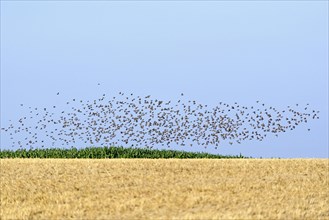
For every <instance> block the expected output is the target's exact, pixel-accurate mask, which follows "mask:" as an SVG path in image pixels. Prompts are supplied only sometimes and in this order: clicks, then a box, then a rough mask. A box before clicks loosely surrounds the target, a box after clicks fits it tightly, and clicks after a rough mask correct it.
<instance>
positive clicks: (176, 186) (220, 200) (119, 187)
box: [0, 159, 329, 219]
mask: <svg viewBox="0 0 329 220" xmlns="http://www.w3.org/2000/svg"><path fill="white" fill-rule="evenodd" d="M0 162H1V184H0V186H1V202H0V207H1V209H0V211H1V213H0V219H329V160H328V159H1V160H0Z"/></svg>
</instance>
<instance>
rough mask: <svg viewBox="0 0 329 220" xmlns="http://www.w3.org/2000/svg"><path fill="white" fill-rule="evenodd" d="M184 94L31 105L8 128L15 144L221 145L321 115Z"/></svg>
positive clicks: (277, 131)
mask: <svg viewBox="0 0 329 220" xmlns="http://www.w3.org/2000/svg"><path fill="white" fill-rule="evenodd" d="M57 95H60V94H59V93H57ZM183 96H184V94H181V98H180V99H179V100H177V101H175V102H173V101H163V100H158V99H152V98H151V96H150V95H148V96H146V97H141V96H134V94H124V93H122V92H120V93H119V95H118V96H114V97H112V98H107V96H106V95H105V94H104V95H103V96H101V97H100V98H99V99H96V100H93V101H84V100H77V99H72V100H70V101H68V102H66V106H65V107H64V108H58V107H57V106H52V107H51V108H50V109H49V108H32V107H28V108H29V109H28V111H29V115H26V116H24V117H22V118H20V119H19V120H18V123H17V124H15V125H14V123H12V122H10V125H9V126H8V127H6V128H2V131H5V132H7V133H8V134H9V135H10V139H11V140H12V147H17V146H19V147H33V148H37V147H48V145H49V144H51V145H52V146H56V147H58V146H59V145H62V146H81V144H84V145H92V146H94V145H101V146H117V145H125V146H133V147H148V148H152V147H154V146H166V147H171V146H193V144H196V145H198V146H203V147H205V148H206V147H210V146H212V147H215V148H216V149H217V147H218V146H220V144H222V142H225V141H226V142H227V143H228V144H233V143H234V142H236V143H241V142H243V141H245V140H259V141H262V140H263V139H264V138H266V137H268V135H269V134H274V135H276V136H278V135H279V134H280V133H283V132H287V131H290V130H294V129H295V128H296V127H297V126H298V125H299V124H301V123H307V122H308V121H310V120H311V119H318V118H319V116H318V113H319V112H318V111H315V110H310V109H309V104H306V106H304V107H301V106H298V104H296V106H295V108H297V107H298V108H299V109H302V111H301V110H299V111H297V110H294V108H293V107H290V106H288V107H287V109H285V110H281V111H280V110H278V109H276V108H274V107H271V106H266V105H265V104H262V103H260V102H259V101H257V102H256V107H255V106H248V107H247V106H242V105H239V104H238V103H234V104H232V105H229V104H226V103H223V102H219V103H218V105H217V106H215V107H212V108H211V107H208V106H207V105H204V104H200V103H198V102H196V101H192V100H185V99H184V97H183ZM21 106H22V107H24V106H25V105H23V104H21ZM308 130H310V129H308ZM15 136H16V138H15Z"/></svg>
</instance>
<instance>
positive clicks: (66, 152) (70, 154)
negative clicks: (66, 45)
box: [0, 147, 248, 159]
mask: <svg viewBox="0 0 329 220" xmlns="http://www.w3.org/2000/svg"><path fill="white" fill-rule="evenodd" d="M0 158H153V159H156V158H181V159H183V158H216V159H219V158H248V157H244V156H242V155H241V154H240V155H238V156H230V155H228V156H224V155H217V154H208V153H200V152H197V153H194V152H185V151H177V150H155V149H144V148H124V147H89V148H83V149H77V148H71V149H60V148H50V149H29V150H26V149H20V150H16V151H11V150H0Z"/></svg>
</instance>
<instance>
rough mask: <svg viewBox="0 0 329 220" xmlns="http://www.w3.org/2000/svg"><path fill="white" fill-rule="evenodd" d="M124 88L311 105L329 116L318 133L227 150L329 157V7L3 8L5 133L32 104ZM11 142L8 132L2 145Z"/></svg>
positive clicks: (30, 4) (314, 126)
mask: <svg viewBox="0 0 329 220" xmlns="http://www.w3.org/2000/svg"><path fill="white" fill-rule="evenodd" d="M98 82H100V83H101V86H97V83H98ZM58 91H60V92H61V96H59V97H57V96H56V93H57V92H58ZM119 91H123V92H127V93H130V92H133V93H135V94H136V95H148V94H151V95H152V96H153V97H155V98H159V99H165V100H169V99H176V98H177V97H179V94H180V93H181V92H184V93H185V95H186V97H187V98H190V99H196V100H197V101H199V102H202V103H204V104H209V105H215V104H216V103H218V102H219V101H223V102H227V103H232V104H233V103H234V102H238V103H240V104H242V105H253V104H255V101H256V100H261V101H263V102H265V103H266V104H268V105H271V106H274V107H277V108H281V109H284V108H286V106H287V105H293V104H296V103H300V104H302V105H304V104H306V103H310V105H311V106H312V108H314V109H317V110H320V120H315V121H312V122H311V123H310V124H309V125H308V126H309V127H311V131H310V132H307V131H306V129H305V128H306V126H303V125H301V126H300V127H298V128H297V129H296V130H294V131H291V132H288V133H285V134H282V135H281V136H279V138H268V139H265V140H264V141H262V142H257V141H249V142H243V144H241V145H238V144H234V145H232V146H223V147H222V148H221V149H220V151H219V153H222V154H239V153H242V154H243V155H246V156H253V157H260V156H262V157H282V158H284V157H328V2H326V1H289V2H285V1H279V2H276V1H245V2H244V1H242V2H241V1H234V2H227V1H218V2H215V1H210V2H202V1H192V2H189V1H180V2H172V1H170V2H165V1H161V2H156V1H154V2H152V1H148V2H145V1H144V2H143V1H126V2H115V1H112V2H111V1H109V2H104V1H98V2H93V1H82V2H79V1H70V2H62V1H59V2H57V1H44V2H43V1H15V2H10V1H5V2H3V1H1V126H6V125H8V123H9V122H8V120H9V119H17V118H19V117H21V116H22V115H23V114H24V112H23V110H21V109H20V106H19V105H20V103H24V104H26V105H29V106H52V105H59V106H60V105H63V103H65V102H66V100H69V99H71V98H73V97H75V98H79V99H85V100H88V99H94V98H98V97H99V96H100V95H102V94H103V93H107V94H116V93H117V92H119ZM8 143H9V140H8V138H6V137H5V135H4V134H3V133H2V134H1V148H2V149H3V148H5V146H8V145H9V144H8ZM177 149H180V150H184V149H183V148H179V147H178V148H177ZM195 150H196V151H202V150H204V149H203V148H195ZM209 152H212V153H218V151H211V150H209Z"/></svg>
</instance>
